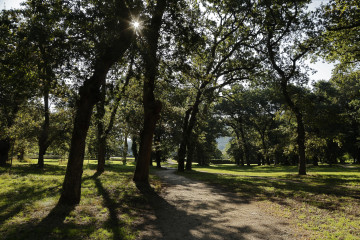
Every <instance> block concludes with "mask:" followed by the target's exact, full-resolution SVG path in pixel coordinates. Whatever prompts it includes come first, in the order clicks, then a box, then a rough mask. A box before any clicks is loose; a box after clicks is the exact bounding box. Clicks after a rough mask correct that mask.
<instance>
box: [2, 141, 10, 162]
mask: <svg viewBox="0 0 360 240" xmlns="http://www.w3.org/2000/svg"><path fill="white" fill-rule="evenodd" d="M10 147H11V144H10V138H5V139H1V140H0V166H2V167H3V166H6V162H7V161H8V160H9V151H10Z"/></svg>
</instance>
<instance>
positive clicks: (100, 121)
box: [96, 82, 106, 173]
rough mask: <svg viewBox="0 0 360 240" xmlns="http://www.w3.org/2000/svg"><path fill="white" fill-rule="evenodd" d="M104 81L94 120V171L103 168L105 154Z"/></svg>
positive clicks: (100, 170) (101, 170) (102, 169)
mask: <svg viewBox="0 0 360 240" xmlns="http://www.w3.org/2000/svg"><path fill="white" fill-rule="evenodd" d="M105 94H106V84H105V82H104V83H103V85H102V86H101V92H100V101H99V102H98V103H97V104H96V121H97V154H98V155H97V158H98V164H97V169H96V171H97V172H98V173H102V172H104V170H105V156H106V134H105V131H104V116H105Z"/></svg>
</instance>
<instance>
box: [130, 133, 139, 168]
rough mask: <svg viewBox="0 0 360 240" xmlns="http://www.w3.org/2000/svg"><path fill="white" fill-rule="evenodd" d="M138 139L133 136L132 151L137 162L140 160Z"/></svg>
mask: <svg viewBox="0 0 360 240" xmlns="http://www.w3.org/2000/svg"><path fill="white" fill-rule="evenodd" d="M136 141H137V139H136V137H135V136H133V137H132V138H131V151H132V153H133V156H134V161H135V162H137V160H138V149H137V143H136Z"/></svg>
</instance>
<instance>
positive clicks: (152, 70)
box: [133, 0, 166, 184]
mask: <svg viewBox="0 0 360 240" xmlns="http://www.w3.org/2000/svg"><path fill="white" fill-rule="evenodd" d="M165 7H166V0H159V1H157V4H156V7H155V12H154V14H153V17H152V19H151V24H150V26H149V29H148V31H147V32H146V33H144V35H145V38H146V42H147V46H145V47H146V49H143V52H142V54H143V58H144V62H145V79H144V85H143V106H144V124H143V128H142V131H141V134H140V137H141V139H140V149H139V158H138V161H137V164H136V169H135V173H134V178H133V180H134V181H135V182H142V183H144V184H148V183H149V165H150V160H151V152H152V142H153V136H154V131H155V127H156V122H157V120H158V119H159V117H160V112H161V108H162V104H161V102H160V101H158V100H156V99H155V96H154V89H155V78H156V76H157V74H158V65H159V61H158V59H157V56H156V52H157V49H158V42H159V36H160V28H161V24H162V17H163V14H164V11H165Z"/></svg>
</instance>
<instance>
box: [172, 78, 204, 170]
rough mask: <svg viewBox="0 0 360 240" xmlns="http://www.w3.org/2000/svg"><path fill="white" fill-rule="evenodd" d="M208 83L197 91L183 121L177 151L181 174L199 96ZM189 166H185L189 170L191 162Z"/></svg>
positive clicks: (197, 110)
mask: <svg viewBox="0 0 360 240" xmlns="http://www.w3.org/2000/svg"><path fill="white" fill-rule="evenodd" d="M207 84H208V82H204V83H203V84H202V85H201V87H200V89H199V90H198V92H197V94H196V99H195V102H194V104H193V106H192V107H191V108H190V109H188V110H187V111H186V114H185V119H184V125H183V134H182V139H181V143H180V148H179V151H178V171H179V172H183V171H184V162H185V156H186V150H187V148H186V147H187V146H188V144H189V140H190V138H191V134H192V130H193V129H194V127H195V124H196V117H197V113H198V112H199V105H200V103H201V96H202V94H203V91H202V90H203V89H204V88H205V87H206V85H207ZM189 164H190V165H188V164H187V165H188V166H187V168H189V169H191V164H192V163H191V161H190V162H189Z"/></svg>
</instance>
